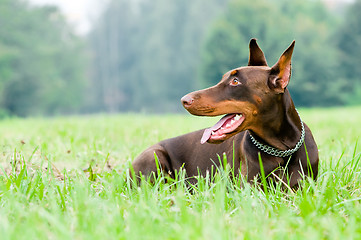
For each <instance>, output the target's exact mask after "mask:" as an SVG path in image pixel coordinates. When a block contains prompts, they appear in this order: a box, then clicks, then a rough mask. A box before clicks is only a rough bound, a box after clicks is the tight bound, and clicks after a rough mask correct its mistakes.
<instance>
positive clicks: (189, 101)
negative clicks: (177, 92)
mask: <svg viewBox="0 0 361 240" xmlns="http://www.w3.org/2000/svg"><path fill="white" fill-rule="evenodd" d="M181 102H182V104H183V106H184V107H185V108H188V107H190V106H191V105H192V103H193V102H194V99H193V98H192V97H191V96H189V94H187V95H185V96H184V97H182V98H181Z"/></svg>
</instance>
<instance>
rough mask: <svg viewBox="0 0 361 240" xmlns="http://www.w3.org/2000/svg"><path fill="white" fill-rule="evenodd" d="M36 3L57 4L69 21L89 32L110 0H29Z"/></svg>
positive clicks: (77, 28) (84, 31)
mask: <svg viewBox="0 0 361 240" xmlns="http://www.w3.org/2000/svg"><path fill="white" fill-rule="evenodd" d="M27 1H29V2H30V3H32V4H36V5H47V4H51V5H56V6H58V7H59V8H60V9H61V11H62V12H64V13H65V15H66V17H67V19H68V21H69V22H70V23H71V24H74V25H75V28H76V30H77V31H78V32H79V33H81V34H84V33H87V32H88V31H89V30H90V26H91V23H92V22H93V21H95V19H96V18H97V17H98V16H99V14H100V13H101V11H102V6H104V5H105V3H106V2H107V1H108V0H27Z"/></svg>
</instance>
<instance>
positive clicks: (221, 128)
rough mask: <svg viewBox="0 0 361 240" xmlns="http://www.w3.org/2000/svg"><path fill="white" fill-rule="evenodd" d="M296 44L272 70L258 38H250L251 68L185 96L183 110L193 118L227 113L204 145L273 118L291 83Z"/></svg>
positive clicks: (207, 133) (207, 134) (204, 139)
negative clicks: (193, 116) (194, 116)
mask: <svg viewBox="0 0 361 240" xmlns="http://www.w3.org/2000/svg"><path fill="white" fill-rule="evenodd" d="M294 44H295V41H293V42H292V44H291V45H290V46H289V47H288V48H287V50H286V51H285V52H284V53H283V54H282V55H281V57H280V58H279V60H278V62H277V63H276V64H275V65H274V66H273V67H269V66H268V65H267V61H266V58H265V56H264V54H263V52H262V50H261V49H260V48H259V46H258V44H257V42H256V39H251V41H250V43H249V49H250V54H249V60H248V66H246V67H240V68H236V69H233V70H231V71H229V72H227V73H225V74H224V75H223V77H222V79H221V81H220V82H219V83H218V84H217V85H215V86H213V87H210V88H207V89H203V90H199V91H196V92H192V93H189V94H187V95H185V96H184V97H182V99H181V101H182V104H183V106H184V108H185V109H187V110H188V112H190V113H191V114H193V115H197V116H218V115H223V114H226V115H225V116H224V117H222V118H221V120H219V121H218V123H216V124H215V125H214V126H213V127H211V128H208V129H206V130H205V131H204V134H203V137H202V140H201V143H205V142H210V143H219V142H222V141H224V140H226V139H228V138H229V137H231V136H233V135H234V134H237V133H239V132H241V131H244V130H247V129H250V130H252V129H254V128H257V124H258V123H259V122H260V121H261V120H262V121H265V120H267V119H265V118H267V116H268V115H272V111H274V110H275V108H277V107H278V106H279V104H281V103H280V101H281V98H282V97H281V96H282V95H283V93H284V92H285V89H286V87H287V85H288V83H289V80H290V76H291V57H292V53H293V48H294ZM268 117H271V116H268Z"/></svg>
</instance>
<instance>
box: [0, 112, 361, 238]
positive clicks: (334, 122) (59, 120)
mask: <svg viewBox="0 0 361 240" xmlns="http://www.w3.org/2000/svg"><path fill="white" fill-rule="evenodd" d="M299 112H300V115H301V116H302V119H303V120H304V121H305V122H306V123H307V124H308V125H309V127H310V128H311V130H312V131H313V134H314V137H315V139H316V142H317V144H318V146H319V155H320V172H319V177H318V179H317V181H316V182H314V181H311V180H309V179H305V180H304V181H303V182H302V184H301V185H302V186H301V188H300V189H299V190H298V191H292V190H289V189H286V190H281V188H282V187H281V186H280V184H277V185H275V186H272V187H269V188H267V190H266V191H264V190H262V189H261V187H260V186H254V185H248V184H245V186H244V187H243V188H240V183H241V182H242V181H243V180H242V179H241V178H240V179H229V178H228V175H227V169H225V170H221V171H220V173H219V174H218V175H217V176H216V178H215V179H214V181H210V179H209V178H202V179H200V181H199V184H198V185H197V186H193V188H192V191H189V190H187V185H186V184H185V182H184V178H182V176H180V179H177V180H175V181H169V182H168V183H164V182H163V181H162V179H159V180H158V181H156V182H155V183H154V184H147V183H146V182H144V183H143V184H142V185H141V186H140V187H137V186H134V185H133V184H132V182H131V181H130V180H129V179H127V174H126V173H127V171H126V169H127V168H128V166H129V163H130V162H131V161H132V160H133V159H134V158H135V157H136V156H137V155H138V154H139V153H140V152H141V151H142V150H144V149H145V148H146V147H148V146H150V145H151V144H153V143H156V142H158V141H160V140H162V139H165V138H169V137H173V136H177V135H180V134H182V133H186V132H189V131H192V130H196V129H200V128H204V127H209V126H211V125H212V124H214V123H215V122H216V121H217V120H218V119H216V118H201V117H194V116H189V115H162V116H160V115H151V116H149V115H145V114H123V115H89V116H72V117H54V118H26V119H18V118H10V119H3V120H1V121H0V136H1V138H0V145H1V155H0V164H1V171H0V238H1V239H361V176H360V175H361V163H360V158H361V143H360V140H359V136H361V127H360V123H361V107H348V108H329V109H299Z"/></svg>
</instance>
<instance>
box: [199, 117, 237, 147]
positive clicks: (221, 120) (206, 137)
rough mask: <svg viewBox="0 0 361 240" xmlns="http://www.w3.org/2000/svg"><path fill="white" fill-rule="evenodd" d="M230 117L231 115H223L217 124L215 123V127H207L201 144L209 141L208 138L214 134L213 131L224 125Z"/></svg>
mask: <svg viewBox="0 0 361 240" xmlns="http://www.w3.org/2000/svg"><path fill="white" fill-rule="evenodd" d="M229 117H231V116H230V115H226V116H224V117H222V118H221V119H220V120H219V121H218V122H217V123H216V124H214V126H213V127H210V128H207V129H206V130H204V133H203V136H202V139H201V144H203V143H205V142H207V141H208V139H209V138H210V137H211V135H212V131H215V130H218V129H219V128H220V127H222V125H223V124H224V123H225V122H226V121H227V120H228V119H229Z"/></svg>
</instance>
